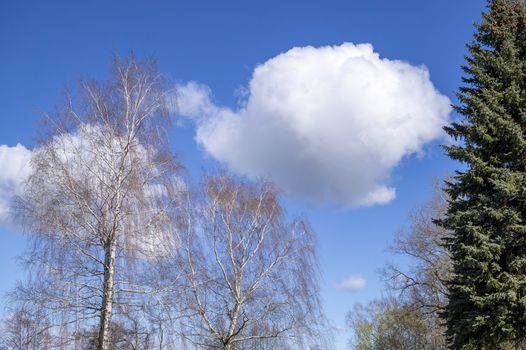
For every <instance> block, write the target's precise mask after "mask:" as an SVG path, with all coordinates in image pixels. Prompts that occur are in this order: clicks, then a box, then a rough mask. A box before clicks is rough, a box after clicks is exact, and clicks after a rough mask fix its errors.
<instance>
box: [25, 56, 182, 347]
mask: <svg viewBox="0 0 526 350" xmlns="http://www.w3.org/2000/svg"><path fill="white" fill-rule="evenodd" d="M113 74H114V75H113V79H112V80H111V81H109V82H107V83H97V82H83V83H81V84H80V88H79V93H78V95H79V97H78V98H68V101H67V103H66V105H65V107H64V108H63V109H62V110H60V111H59V113H57V116H55V117H53V118H50V119H49V121H50V123H51V128H50V133H49V134H48V135H47V136H46V137H44V138H43V140H42V142H40V144H39V145H38V146H37V147H36V149H35V152H34V156H33V159H32V161H31V167H32V175H31V176H30V178H29V179H28V181H27V183H26V186H25V192H24V195H23V196H22V197H21V198H20V201H19V204H20V205H19V219H20V220H21V221H22V222H23V223H25V224H27V228H28V230H29V231H30V232H31V233H33V235H32V238H33V239H32V247H31V249H30V250H29V252H28V254H26V256H25V260H26V263H27V266H28V269H29V271H30V274H29V275H30V278H29V280H28V281H27V283H25V284H24V285H23V286H21V287H20V288H19V290H18V293H17V295H18V297H19V298H25V299H26V300H27V301H31V302H34V303H37V304H40V305H41V306H43V307H44V308H45V309H46V310H48V312H49V316H50V318H51V319H52V320H53V321H54V322H55V324H56V325H57V329H55V330H54V332H53V334H55V335H60V336H62V337H64V341H66V340H68V339H69V340H74V339H75V338H76V335H78V334H81V333H82V330H83V329H85V328H86V327H88V328H89V327H95V328H96V329H97V342H96V348H97V349H100V350H108V349H110V343H111V331H112V319H113V318H114V317H113V313H114V310H115V306H116V305H124V304H127V305H128V304H129V305H133V304H134V303H140V302H141V298H144V296H148V295H149V294H151V292H152V291H151V289H149V288H148V287H147V286H143V285H139V283H138V282H137V281H138V280H137V278H136V276H138V275H141V271H142V272H144V271H147V269H146V270H145V269H142V270H141V268H142V267H144V265H145V262H148V261H149V260H150V259H154V258H155V257H156V256H158V255H159V254H162V252H160V251H159V250H158V249H156V247H157V246H158V242H159V241H160V240H163V239H168V238H166V237H167V236H166V237H165V235H164V233H165V232H166V231H167V229H168V226H169V222H170V220H169V219H168V213H169V211H170V201H168V200H166V199H167V198H168V196H167V194H168V193H169V192H170V191H171V190H173V188H175V187H174V186H175V185H174V181H173V179H174V176H175V174H176V171H177V168H178V166H177V163H176V162H175V160H174V157H173V156H172V155H171V154H170V152H169V150H168V147H167V142H166V141H165V137H164V126H165V125H166V122H167V121H168V117H169V113H168V111H169V108H168V106H167V101H168V100H167V98H168V95H167V85H166V80H165V79H164V78H163V76H162V75H161V74H159V72H158V71H157V69H156V66H155V64H154V62H151V61H145V62H139V61H137V60H136V59H134V58H133V57H130V58H127V59H124V60H120V59H116V60H115V64H114V69H113ZM66 338H67V339H66Z"/></svg>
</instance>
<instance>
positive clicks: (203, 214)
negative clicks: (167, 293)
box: [177, 173, 323, 350]
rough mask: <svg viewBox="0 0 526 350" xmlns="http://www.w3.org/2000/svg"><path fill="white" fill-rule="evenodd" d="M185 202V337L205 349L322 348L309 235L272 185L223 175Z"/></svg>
mask: <svg viewBox="0 0 526 350" xmlns="http://www.w3.org/2000/svg"><path fill="white" fill-rule="evenodd" d="M186 203H187V204H186V206H185V210H184V211H182V215H181V217H180V218H179V225H178V227H179V228H178V237H179V239H180V242H181V251H180V253H179V254H178V260H177V265H178V266H179V271H181V274H182V278H181V283H182V287H181V288H180V290H181V291H182V295H181V297H180V298H181V303H182V305H183V310H182V319H181V333H182V335H183V336H184V337H185V338H186V339H188V340H190V341H191V342H192V343H193V344H195V345H197V346H198V348H204V349H225V350H231V349H258V348H260V349H265V348H279V349H293V348H295V347H296V346H299V347H300V348H302V349H305V348H312V347H315V346H317V345H318V344H319V343H321V342H322V338H323V335H322V334H321V332H320V330H321V328H322V325H323V316H322V315H321V311H320V310H321V309H320V304H319V300H318V285H317V279H316V277H317V272H316V271H317V270H316V256H315V244H314V241H313V236H312V231H311V229H310V227H309V225H308V223H307V222H306V221H305V220H303V219H294V220H288V219H287V218H286V215H285V213H284V210H283V208H282V206H281V205H280V202H279V197H278V193H277V191H276V190H275V189H274V187H273V186H272V185H271V184H270V183H266V182H258V183H256V184H252V183H249V182H246V181H243V180H239V179H235V178H233V177H232V176H229V175H228V174H225V173H222V174H219V175H217V176H211V177H208V178H206V179H205V181H204V182H203V184H202V186H201V188H200V190H198V191H196V193H193V194H189V195H188V200H187V201H186ZM269 346H270V347H269Z"/></svg>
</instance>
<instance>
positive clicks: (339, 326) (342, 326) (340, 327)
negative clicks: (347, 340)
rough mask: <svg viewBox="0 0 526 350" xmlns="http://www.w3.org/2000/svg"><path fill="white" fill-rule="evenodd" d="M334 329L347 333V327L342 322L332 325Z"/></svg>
mask: <svg viewBox="0 0 526 350" xmlns="http://www.w3.org/2000/svg"><path fill="white" fill-rule="evenodd" d="M332 329H333V330H334V331H335V332H337V333H345V331H346V330H347V328H346V327H345V326H344V325H341V324H337V325H334V326H332Z"/></svg>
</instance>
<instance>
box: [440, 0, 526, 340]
mask: <svg viewBox="0 0 526 350" xmlns="http://www.w3.org/2000/svg"><path fill="white" fill-rule="evenodd" d="M475 27H476V33H475V35H474V39H473V41H472V42H471V43H470V44H469V45H468V49H469V53H470V54H469V56H468V57H467V58H466V60H467V64H466V65H465V66H464V67H463V70H464V73H465V76H464V78H463V86H462V87H461V88H460V90H459V92H458V99H459V104H458V105H457V106H455V110H456V111H457V112H458V113H459V115H460V116H461V118H460V120H459V121H457V122H454V123H452V124H451V125H450V126H448V127H446V128H445V129H446V132H447V133H448V134H449V135H451V136H452V137H453V138H454V139H456V140H457V142H458V143H457V144H455V145H453V146H446V147H445V149H446V153H447V154H448V155H449V157H451V158H453V159H455V160H458V161H460V162H462V163H463V164H464V165H465V168H464V169H463V170H462V171H458V172H457V173H456V176H455V177H454V178H453V179H452V180H451V181H449V182H447V183H446V190H447V192H448V194H449V195H450V197H451V201H450V203H449V209H448V212H447V215H446V218H445V219H443V220H439V221H438V223H439V224H440V225H442V226H443V227H445V228H447V229H449V230H451V232H452V237H451V238H450V239H448V240H447V241H446V243H445V244H446V246H447V247H448V249H449V251H450V253H451V256H452V259H453V265H454V277H453V278H452V280H451V281H449V285H448V289H449V303H448V306H447V307H446V310H445V312H444V315H443V316H444V317H445V321H446V323H447V335H448V339H449V341H450V344H451V347H452V348H453V349H477V350H479V349H480V350H485V349H487V350H494V349H516V348H519V344H520V343H521V342H523V341H524V339H526V8H525V4H524V2H523V0H493V1H489V3H488V11H487V12H486V13H484V14H483V18H482V22H481V23H480V24H479V25H476V26H475Z"/></svg>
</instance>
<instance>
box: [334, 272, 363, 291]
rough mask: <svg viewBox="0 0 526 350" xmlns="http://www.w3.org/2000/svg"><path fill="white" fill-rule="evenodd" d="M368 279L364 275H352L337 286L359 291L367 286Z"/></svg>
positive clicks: (342, 288)
mask: <svg viewBox="0 0 526 350" xmlns="http://www.w3.org/2000/svg"><path fill="white" fill-rule="evenodd" d="M366 284H367V281H366V280H365V278H364V277H363V276H362V275H352V276H349V277H347V278H346V279H344V280H343V281H341V282H340V283H339V284H338V285H337V288H338V289H341V290H348V291H351V292H356V291H359V290H360V289H363V288H365V285H366Z"/></svg>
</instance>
